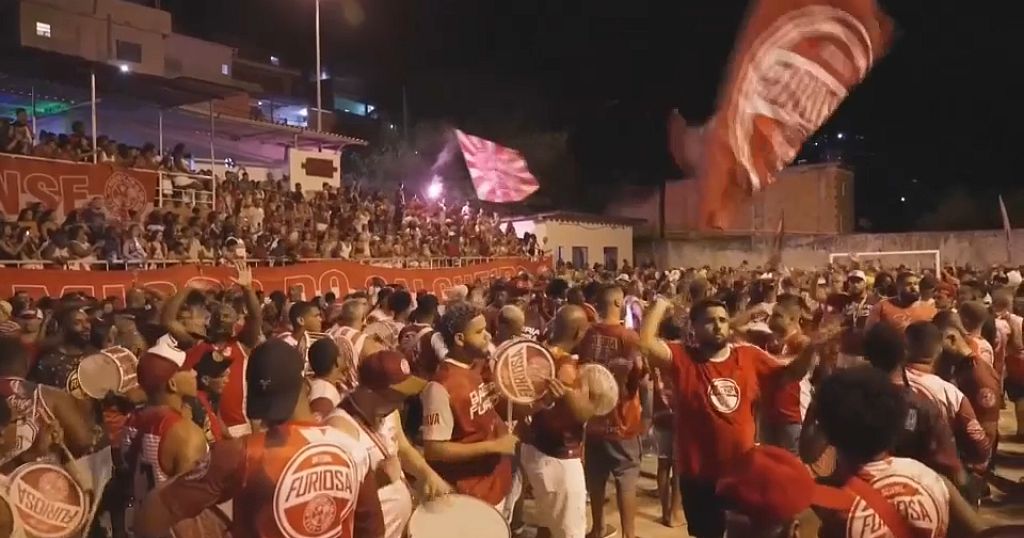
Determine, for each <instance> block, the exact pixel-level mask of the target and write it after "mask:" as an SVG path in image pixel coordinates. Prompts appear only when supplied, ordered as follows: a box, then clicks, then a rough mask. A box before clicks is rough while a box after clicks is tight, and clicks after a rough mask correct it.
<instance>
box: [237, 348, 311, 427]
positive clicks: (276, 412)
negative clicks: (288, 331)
mask: <svg viewBox="0 0 1024 538" xmlns="http://www.w3.org/2000/svg"><path fill="white" fill-rule="evenodd" d="M304 362H305V361H304V360H303V358H302V354H301V353H299V350H298V349H296V348H294V347H292V346H290V345H288V343H287V342H285V341H284V340H282V339H280V338H272V339H270V340H267V341H266V342H264V343H262V344H260V345H259V346H257V347H256V349H254V350H253V351H252V354H251V355H249V359H248V361H247V363H246V371H245V384H246V388H247V390H248V397H247V398H246V403H245V408H246V413H247V414H248V415H249V417H250V418H254V419H259V420H263V421H265V422H268V423H271V424H274V423H281V422H285V421H287V420H288V419H289V418H291V416H292V413H293V411H294V410H295V404H296V403H297V402H298V401H299V396H300V394H301V392H302V385H303V384H304V383H305V382H306V378H305V376H304V375H303V371H304V368H305V364H304Z"/></svg>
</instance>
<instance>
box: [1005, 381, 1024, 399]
mask: <svg viewBox="0 0 1024 538" xmlns="http://www.w3.org/2000/svg"><path fill="white" fill-rule="evenodd" d="M1003 388H1004V389H1006V395H1007V396H1009V397H1010V400H1011V401H1013V402H1016V401H1018V400H1024V385H1022V384H1020V383H1014V382H1013V381H1010V380H1009V379H1007V380H1006V381H1004V382H1003Z"/></svg>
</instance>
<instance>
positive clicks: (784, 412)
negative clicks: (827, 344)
mask: <svg viewBox="0 0 1024 538" xmlns="http://www.w3.org/2000/svg"><path fill="white" fill-rule="evenodd" d="M806 346H807V338H806V337H804V335H803V334H802V333H799V332H797V333H794V334H792V335H791V336H790V337H789V338H787V339H786V340H785V341H784V342H782V343H781V345H780V346H779V349H778V350H774V349H772V350H771V351H777V353H776V355H775V356H776V357H778V359H779V360H780V361H781V362H783V363H786V364H788V363H789V362H790V361H792V360H793V359H795V358H796V356H797V355H799V354H800V353H801V352H802V351H803V350H804V348H805V347H806ZM767 389H768V390H767V394H766V397H765V400H764V408H763V412H764V415H765V418H766V419H768V420H769V421H771V422H772V423H773V424H803V422H804V415H806V414H807V406H808V405H810V403H811V392H812V391H811V381H810V374H809V373H808V375H805V376H804V377H803V378H802V379H798V380H796V381H788V382H786V383H783V384H782V385H781V386H775V385H773V386H771V387H767Z"/></svg>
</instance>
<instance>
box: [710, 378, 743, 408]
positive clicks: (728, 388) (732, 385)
mask: <svg viewBox="0 0 1024 538" xmlns="http://www.w3.org/2000/svg"><path fill="white" fill-rule="evenodd" d="M708 399H709V400H710V401H711V405H712V406H713V407H714V408H715V409H717V410H718V411H720V412H722V413H732V412H733V411H735V410H736V409H738V408H739V406H740V386H739V385H737V384H736V382H735V381H733V380H732V379H730V378H728V377H720V378H718V379H714V380H712V381H711V386H709V387H708Z"/></svg>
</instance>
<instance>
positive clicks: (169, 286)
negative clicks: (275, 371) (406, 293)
mask: <svg viewBox="0 0 1024 538" xmlns="http://www.w3.org/2000/svg"><path fill="white" fill-rule="evenodd" d="M546 266H547V263H546V262H540V261H533V260H527V259H518V258H510V259H507V260H499V261H494V262H489V263H481V264H476V265H468V266H466V267H455V268H450V269H391V268H388V267H375V266H370V265H362V264H359V263H353V262H345V261H338V262H316V263H303V264H298V265H290V266H287V267H266V268H262V267H258V268H256V269H253V280H254V281H255V285H256V287H257V289H263V290H266V291H267V292H270V291H274V290H281V291H284V290H287V289H288V288H290V287H291V286H299V287H301V288H302V289H303V293H304V295H305V297H306V298H312V297H314V296H316V295H318V294H320V293H326V292H328V291H333V292H334V293H335V294H337V295H339V296H343V295H345V294H347V293H349V291H350V290H358V289H366V288H367V287H369V282H370V279H372V278H374V277H380V278H382V279H384V281H385V282H388V283H394V284H403V285H405V286H407V287H408V288H409V289H411V290H413V291H419V290H427V291H430V292H433V293H435V294H438V295H439V296H441V295H443V294H444V292H445V290H446V289H448V288H450V287H452V286H458V285H459V284H466V285H470V284H472V283H473V282H475V281H476V280H478V279H480V280H486V279H489V278H491V277H506V278H508V277H512V276H515V275H516V274H518V273H519V272H521V271H527V272H529V273H530V274H536V273H537V272H539V271H541V270H542V269H543V268H544V267H546ZM236 274H237V271H236V270H235V269H234V268H231V267H204V266H196V265H186V266H180V267H169V268H167V269H151V270H148V271H60V270H53V269H0V297H4V298H6V297H10V296H12V295H14V294H15V293H16V292H19V291H24V292H27V293H28V294H29V295H31V296H32V297H36V298H38V297H43V296H50V297H60V296H62V295H64V294H66V293H74V292H84V293H86V294H87V295H89V296H91V297H98V298H105V297H118V298H122V299H123V298H124V294H125V292H126V291H128V290H129V289H131V288H132V287H133V286H138V287H143V288H147V289H152V290H154V291H157V292H159V293H162V294H164V295H168V296H170V295H173V294H174V293H175V292H177V290H179V289H181V287H182V286H185V285H194V286H198V287H202V288H210V287H214V288H216V287H222V286H225V285H227V286H230V285H231V282H232V281H231V279H232V277H234V276H235V275H236Z"/></svg>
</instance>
